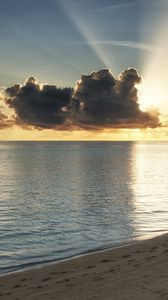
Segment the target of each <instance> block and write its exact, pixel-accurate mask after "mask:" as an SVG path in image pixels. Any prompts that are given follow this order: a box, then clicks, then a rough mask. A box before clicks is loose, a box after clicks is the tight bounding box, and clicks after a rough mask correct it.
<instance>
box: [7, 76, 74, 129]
mask: <svg viewBox="0 0 168 300" xmlns="http://www.w3.org/2000/svg"><path fill="white" fill-rule="evenodd" d="M6 94H7V96H8V98H7V99H6V103H7V104H8V105H9V106H10V107H11V108H14V110H15V114H16V123H17V124H18V125H20V126H25V125H27V126H33V127H36V128H55V127H58V126H60V129H61V126H62V127H63V126H65V125H66V122H67V123H68V118H69V115H70V112H69V111H70V107H69V103H70V98H71V94H72V89H71V88H63V89H61V88H57V87H56V86H55V85H47V84H45V85H43V86H42V87H40V85H39V84H38V82H37V80H36V78H34V77H30V78H29V79H28V80H27V81H26V83H25V84H24V85H23V86H20V85H15V86H13V87H10V88H7V89H6Z"/></svg>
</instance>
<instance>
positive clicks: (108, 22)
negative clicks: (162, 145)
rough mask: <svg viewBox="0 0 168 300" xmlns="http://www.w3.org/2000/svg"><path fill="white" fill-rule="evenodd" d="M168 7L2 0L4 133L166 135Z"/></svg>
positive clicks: (20, 136)
mask: <svg viewBox="0 0 168 300" xmlns="http://www.w3.org/2000/svg"><path fill="white" fill-rule="evenodd" d="M167 13H168V0H104V1H101V0H47V1H44V0H15V1H13V0H0V39H1V49H0V139H1V140H5V139H6V140H27V139H33V140H76V139H77V140H79V139H80V140H130V139H131V140H166V139H167V137H168V130H167V125H166V124H167V113H168V104H167V69H168V68H167V67H168V57H167V56H168V52H167V49H168V38H167V36H168V20H167ZM101 70H102V72H101ZM130 70H131V71H130ZM121 74H122V75H121ZM123 74H124V75H123ZM29 79H30V80H29ZM16 84H20V85H19V86H18V88H15V89H14V87H16ZM12 88H13V89H12ZM123 101H125V102H123Z"/></svg>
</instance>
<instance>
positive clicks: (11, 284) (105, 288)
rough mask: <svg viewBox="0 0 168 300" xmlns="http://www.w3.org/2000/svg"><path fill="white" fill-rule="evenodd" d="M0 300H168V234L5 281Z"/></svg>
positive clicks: (0, 287) (1, 281) (1, 279)
mask: <svg viewBox="0 0 168 300" xmlns="http://www.w3.org/2000/svg"><path fill="white" fill-rule="evenodd" d="M1 299H8V300H9V299H15V300H16V299H57V300H72V299H73V300H83V299H86V300H94V299H101V300H102V299H103V300H109V299H110V300H115V299H117V300H120V299H122V300H126V299H129V300H131V299H135V300H144V299H147V300H150V299H151V300H155V299H168V234H165V235H163V236H159V237H156V238H152V239H149V240H144V241H140V242H137V243H134V244H132V245H127V246H124V247H119V248H115V249H113V250H108V251H104V252H98V253H93V254H89V255H85V256H82V257H79V258H75V259H71V260H68V261H64V262H60V263H57V264H52V265H50V266H45V267H42V268H38V269H31V270H28V271H24V272H19V273H14V274H10V275H6V276H2V277H0V300H1Z"/></svg>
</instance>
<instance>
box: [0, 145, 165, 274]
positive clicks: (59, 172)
mask: <svg viewBox="0 0 168 300" xmlns="http://www.w3.org/2000/svg"><path fill="white" fill-rule="evenodd" d="M167 170H168V143H167V142H0V274H1V275H2V274H6V273H8V272H12V271H18V270H23V269H25V268H30V267H33V266H36V265H41V264H44V263H47V262H53V261H59V260H62V259H65V258H68V257H73V256H76V255H79V254H82V253H88V252H92V251H96V250H101V249H106V248H111V247H114V246H117V245H123V244H125V243H127V242H132V241H135V240H137V239H139V238H141V237H144V236H146V235H158V234H161V233H164V232H167V228H168V198H167V191H168V177H167Z"/></svg>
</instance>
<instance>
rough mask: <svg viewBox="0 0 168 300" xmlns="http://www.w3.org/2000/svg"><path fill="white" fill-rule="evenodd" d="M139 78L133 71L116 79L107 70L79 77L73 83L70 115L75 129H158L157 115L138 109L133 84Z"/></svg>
mask: <svg viewBox="0 0 168 300" xmlns="http://www.w3.org/2000/svg"><path fill="white" fill-rule="evenodd" d="M140 82H141V77H140V76H139V74H138V73H137V71H136V70H135V69H133V68H131V69H128V70H125V71H123V72H122V73H121V75H120V76H119V77H118V78H117V79H116V78H115V77H114V76H113V75H112V73H111V72H110V71H109V70H108V69H104V70H100V71H98V72H92V73H91V74H90V75H85V74H84V75H82V76H81V79H80V80H79V81H78V82H77V84H76V87H75V92H74V95H73V97H74V100H73V111H74V113H73V115H74V120H75V122H77V124H78V126H81V127H83V128H86V129H87V128H88V129H100V128H102V127H103V128H109V127H111V128H146V127H151V128H155V127H158V126H160V125H161V124H160V121H159V113H155V114H150V113H148V112H143V111H141V110H140V108H139V103H138V90H137V88H136V85H137V84H138V83H140Z"/></svg>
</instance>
